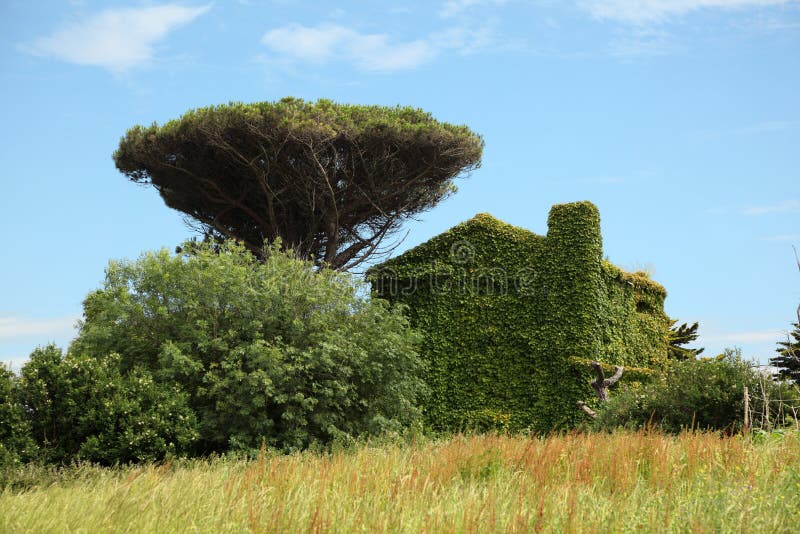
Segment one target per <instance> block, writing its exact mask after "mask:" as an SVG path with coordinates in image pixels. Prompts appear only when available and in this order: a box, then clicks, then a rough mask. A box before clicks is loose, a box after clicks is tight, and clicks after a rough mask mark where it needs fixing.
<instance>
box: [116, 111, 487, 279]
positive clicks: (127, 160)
mask: <svg viewBox="0 0 800 534" xmlns="http://www.w3.org/2000/svg"><path fill="white" fill-rule="evenodd" d="M482 150H483V141H482V139H481V138H480V136H478V135H476V134H475V133H473V132H471V131H470V130H469V129H468V128H467V127H465V126H454V125H451V124H447V123H441V122H438V121H436V120H434V119H433V118H432V117H431V115H430V114H428V113H426V112H424V111H422V110H419V109H414V108H409V107H380V106H356V105H343V104H336V103H334V102H331V101H329V100H319V101H317V102H314V103H311V102H304V101H303V100H299V99H294V98H285V99H283V100H280V101H278V102H259V103H254V104H241V103H231V104H228V105H221V106H212V107H207V108H202V109H197V110H192V111H189V112H187V113H186V114H184V115H183V116H182V117H181V118H179V119H177V120H173V121H170V122H168V123H166V124H164V125H163V126H159V125H157V124H154V125H152V126H149V127H143V126H136V127H134V128H131V129H130V130H129V131H128V132H127V134H126V135H125V137H123V138H122V140H121V141H120V145H119V148H118V150H117V151H116V152H115V153H114V161H115V163H116V166H117V168H118V169H119V170H120V171H121V172H123V173H124V174H125V175H126V176H127V177H128V178H129V179H130V180H132V181H134V182H137V183H146V184H151V185H152V186H153V187H155V188H156V189H157V190H158V191H159V193H160V194H161V197H162V199H163V200H164V202H166V204H167V205H168V206H170V207H172V208H175V209H177V210H179V211H181V212H183V213H185V214H187V215H188V216H189V218H190V219H192V220H194V221H195V222H196V223H198V224H199V225H200V227H201V228H202V230H203V231H204V232H205V233H206V234H207V235H209V236H214V237H223V238H236V239H238V240H241V241H242V242H244V243H245V244H246V245H247V247H248V248H249V249H250V250H251V251H252V252H254V253H260V252H261V247H262V244H263V243H264V241H265V240H267V241H269V242H272V241H274V240H276V239H277V238H281V239H282V242H283V244H284V245H285V246H286V247H288V248H291V249H293V250H295V251H296V252H297V253H299V254H300V255H301V256H302V257H304V258H310V259H314V260H315V261H316V262H317V263H318V264H323V265H326V266H329V267H332V268H335V269H347V268H349V267H352V266H354V265H356V264H358V263H359V262H360V261H362V260H364V259H365V258H366V257H367V256H369V255H370V254H372V253H374V252H375V251H376V249H378V247H379V246H380V245H381V242H382V241H383V239H384V238H385V237H387V236H388V235H390V234H391V233H392V232H394V231H395V230H397V229H398V228H399V226H400V224H401V223H402V221H403V220H405V219H406V218H408V217H410V216H413V215H415V214H418V213H420V212H423V211H426V210H428V209H429V208H431V207H432V206H434V205H436V204H437V203H438V202H439V201H440V200H442V199H443V198H444V197H445V196H447V195H448V194H449V193H450V192H452V191H453V190H454V186H453V183H452V180H453V178H455V177H456V176H458V175H459V174H460V173H462V172H464V171H469V170H470V169H474V168H476V167H477V166H478V165H479V164H480V158H481V153H482Z"/></svg>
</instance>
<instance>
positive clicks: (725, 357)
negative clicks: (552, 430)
mask: <svg viewBox="0 0 800 534" xmlns="http://www.w3.org/2000/svg"><path fill="white" fill-rule="evenodd" d="M745 386H747V387H748V389H749V391H750V392H751V393H752V397H751V405H750V409H751V412H753V413H754V414H759V413H762V411H763V409H764V405H763V402H762V401H761V399H762V398H763V397H764V396H765V395H764V393H766V396H768V397H769V398H772V399H777V398H780V397H781V394H780V391H779V390H780V388H781V387H782V386H781V385H779V384H775V383H773V382H771V381H770V380H769V378H768V377H767V376H765V375H764V374H763V373H761V372H760V371H759V370H758V368H757V367H754V366H753V365H752V364H751V363H750V362H747V361H745V360H744V359H743V358H742V356H741V352H740V351H738V350H728V351H726V352H725V353H724V354H722V355H720V356H718V357H716V358H708V359H698V360H685V361H680V362H674V363H672V364H670V365H669V366H668V368H667V370H666V372H665V373H664V374H663V375H662V376H660V377H659V378H658V379H655V380H653V381H652V382H651V383H649V384H645V385H644V386H642V387H641V388H639V389H629V390H627V391H622V392H620V393H618V394H616V395H614V396H613V397H612V398H611V400H610V402H608V403H607V404H605V405H604V406H603V407H602V408H601V409H600V410H599V415H598V418H597V419H596V421H595V424H596V426H597V427H598V428H614V427H618V426H622V427H628V428H643V427H647V426H652V427H655V428H659V429H662V430H665V431H667V432H680V431H681V430H684V429H690V428H694V429H709V430H722V431H726V432H735V431H738V430H740V429H741V428H742V425H743V423H744V388H745ZM784 396H786V394H784Z"/></svg>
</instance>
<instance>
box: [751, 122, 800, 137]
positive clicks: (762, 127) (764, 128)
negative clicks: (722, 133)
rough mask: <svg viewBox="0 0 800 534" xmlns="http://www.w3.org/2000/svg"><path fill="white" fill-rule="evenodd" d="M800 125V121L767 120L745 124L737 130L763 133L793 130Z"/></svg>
mask: <svg viewBox="0 0 800 534" xmlns="http://www.w3.org/2000/svg"><path fill="white" fill-rule="evenodd" d="M798 126H800V121H765V122H759V123H757V124H751V125H750V126H744V127H742V128H739V129H738V130H737V133H740V134H762V133H771V132H782V131H784V130H792V129H794V128H797V127H798Z"/></svg>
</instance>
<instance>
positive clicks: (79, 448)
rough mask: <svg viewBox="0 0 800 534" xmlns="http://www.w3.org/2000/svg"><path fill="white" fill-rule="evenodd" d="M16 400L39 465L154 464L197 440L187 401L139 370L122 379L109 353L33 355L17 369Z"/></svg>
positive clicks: (44, 351) (47, 350) (42, 351)
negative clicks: (26, 421)
mask: <svg viewBox="0 0 800 534" xmlns="http://www.w3.org/2000/svg"><path fill="white" fill-rule="evenodd" d="M18 396H19V401H20V403H21V404H22V405H23V406H24V407H25V410H26V414H27V416H28V418H29V420H30V423H31V429H32V435H33V437H34V439H35V440H36V442H37V444H38V445H39V448H40V451H41V456H40V459H41V460H42V461H44V462H53V463H67V462H71V461H74V460H87V461H91V462H98V463H102V464H105V465H110V464H115V463H125V462H133V461H146V460H158V459H161V458H163V457H164V456H165V455H166V454H176V453H181V452H183V451H184V450H186V448H187V447H188V445H189V444H190V443H191V442H192V441H193V440H194V439H195V438H196V437H197V431H196V421H195V418H194V414H193V413H192V412H191V410H190V409H189V408H188V405H187V403H186V395H185V394H184V393H182V392H181V391H180V389H179V388H177V387H176V386H168V385H163V384H157V383H156V382H155V381H154V380H153V377H152V375H151V374H150V373H149V372H148V371H147V370H145V369H144V368H142V367H141V366H137V367H133V368H131V369H129V370H128V371H126V372H124V373H121V372H120V358H119V356H118V355H116V354H111V355H107V356H98V357H88V356H83V355H80V356H75V355H72V354H68V355H66V356H65V355H63V354H62V352H61V350H60V349H59V348H57V347H55V346H54V345H49V346H47V347H44V348H39V349H36V350H35V351H34V352H33V353H32V354H31V357H30V360H29V361H28V362H27V363H26V364H25V365H24V366H23V367H22V372H21V376H20V379H19V387H18Z"/></svg>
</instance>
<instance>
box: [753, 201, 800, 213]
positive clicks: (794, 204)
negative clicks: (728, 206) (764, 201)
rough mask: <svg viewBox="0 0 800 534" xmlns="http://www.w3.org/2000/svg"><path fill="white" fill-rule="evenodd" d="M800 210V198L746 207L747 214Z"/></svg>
mask: <svg viewBox="0 0 800 534" xmlns="http://www.w3.org/2000/svg"><path fill="white" fill-rule="evenodd" d="M795 212H800V200H797V199H792V200H785V201H783V202H779V203H778V204H771V205H768V206H750V207H747V208H745V209H744V214H745V215H767V214H770V213H795Z"/></svg>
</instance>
